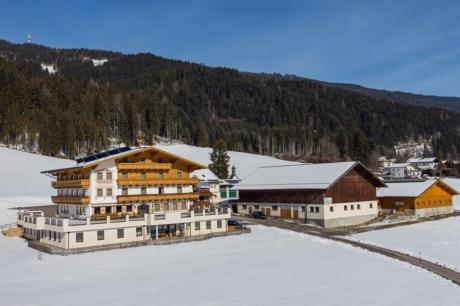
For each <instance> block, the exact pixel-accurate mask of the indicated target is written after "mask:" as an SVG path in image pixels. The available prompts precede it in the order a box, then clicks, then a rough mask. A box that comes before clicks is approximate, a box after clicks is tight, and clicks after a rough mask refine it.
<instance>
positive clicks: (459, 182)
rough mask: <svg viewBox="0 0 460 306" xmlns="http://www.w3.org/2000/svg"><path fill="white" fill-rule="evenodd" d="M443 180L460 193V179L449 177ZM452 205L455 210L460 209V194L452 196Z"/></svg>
mask: <svg viewBox="0 0 460 306" xmlns="http://www.w3.org/2000/svg"><path fill="white" fill-rule="evenodd" d="M442 180H443V182H444V183H446V184H447V185H449V186H450V187H451V188H453V189H455V191H457V192H458V193H460V179H456V178H450V177H448V178H444V179H442ZM452 205H453V206H454V210H460V195H454V196H452Z"/></svg>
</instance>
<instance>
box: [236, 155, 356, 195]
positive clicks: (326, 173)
mask: <svg viewBox="0 0 460 306" xmlns="http://www.w3.org/2000/svg"><path fill="white" fill-rule="evenodd" d="M356 164H357V162H338V163H324V164H298V165H281V166H269V167H260V168H259V169H258V170H256V171H255V172H253V173H252V174H251V175H249V176H248V177H246V178H244V179H243V180H242V181H241V182H240V183H239V184H238V185H237V186H236V187H234V189H238V190H272V189H327V188H328V187H329V186H330V185H331V184H333V183H334V182H335V181H336V180H338V179H339V178H340V177H341V176H343V175H344V174H345V173H347V172H348V171H349V170H350V169H351V168H352V167H354V166H355V165H356Z"/></svg>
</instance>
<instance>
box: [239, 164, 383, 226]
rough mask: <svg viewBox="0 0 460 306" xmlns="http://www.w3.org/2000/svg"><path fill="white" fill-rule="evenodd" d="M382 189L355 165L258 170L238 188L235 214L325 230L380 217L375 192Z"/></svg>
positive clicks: (320, 165)
mask: <svg viewBox="0 0 460 306" xmlns="http://www.w3.org/2000/svg"><path fill="white" fill-rule="evenodd" d="M384 186H385V184H384V183H383V182H382V181H381V180H380V179H379V178H377V177H376V176H375V175H374V174H373V173H372V172H370V171H369V170H368V169H367V168H366V167H365V166H363V165H362V164H361V163H359V162H338V163H324V164H295V165H283V166H269V167H261V168H259V169H258V170H257V171H255V172H254V173H252V174H251V175H249V176H248V177H246V178H245V179H243V180H242V181H241V182H240V183H239V184H238V185H237V186H235V187H234V188H236V189H237V190H238V191H239V196H240V200H239V203H238V212H239V213H242V214H247V215H250V214H252V212H254V211H262V212H264V213H265V214H266V215H268V216H276V217H282V218H292V219H301V220H304V221H305V222H306V223H310V224H316V225H320V226H324V227H338V226H350V225H357V224H362V223H365V222H367V221H370V220H372V219H374V218H376V217H377V216H378V211H379V210H378V201H377V197H376V188H377V187H384Z"/></svg>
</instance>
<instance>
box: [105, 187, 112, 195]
mask: <svg viewBox="0 0 460 306" xmlns="http://www.w3.org/2000/svg"><path fill="white" fill-rule="evenodd" d="M106 195H107V196H108V197H111V196H112V188H107V190H106Z"/></svg>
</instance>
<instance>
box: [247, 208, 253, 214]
mask: <svg viewBox="0 0 460 306" xmlns="http://www.w3.org/2000/svg"><path fill="white" fill-rule="evenodd" d="M248 211H249V214H250V215H252V206H249V207H248Z"/></svg>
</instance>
